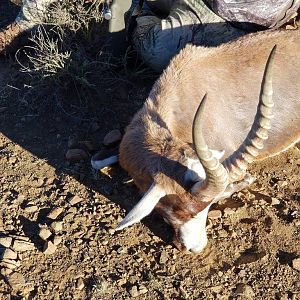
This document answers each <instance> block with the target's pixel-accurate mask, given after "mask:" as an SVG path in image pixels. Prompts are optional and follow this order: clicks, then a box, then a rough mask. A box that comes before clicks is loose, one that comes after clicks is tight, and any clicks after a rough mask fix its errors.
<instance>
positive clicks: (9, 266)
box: [0, 259, 20, 270]
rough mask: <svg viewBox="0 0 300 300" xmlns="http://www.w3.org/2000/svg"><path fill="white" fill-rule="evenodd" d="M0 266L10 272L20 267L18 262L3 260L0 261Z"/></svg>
mask: <svg viewBox="0 0 300 300" xmlns="http://www.w3.org/2000/svg"><path fill="white" fill-rule="evenodd" d="M0 266H1V267H4V268H7V269H10V270H14V269H15V268H17V267H19V266H20V262H19V261H15V260H12V259H4V260H1V261H0Z"/></svg>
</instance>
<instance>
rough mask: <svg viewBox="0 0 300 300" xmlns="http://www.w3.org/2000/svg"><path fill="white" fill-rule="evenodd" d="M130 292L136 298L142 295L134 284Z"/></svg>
mask: <svg viewBox="0 0 300 300" xmlns="http://www.w3.org/2000/svg"><path fill="white" fill-rule="evenodd" d="M129 294H130V296H131V297H133V298H135V297H138V296H139V295H140V293H139V291H138V288H137V286H136V285H134V286H133V287H132V288H131V289H130V291H129Z"/></svg>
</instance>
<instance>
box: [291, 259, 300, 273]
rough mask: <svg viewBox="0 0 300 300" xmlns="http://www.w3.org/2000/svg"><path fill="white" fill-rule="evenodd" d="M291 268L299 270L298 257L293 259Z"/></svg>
mask: <svg viewBox="0 0 300 300" xmlns="http://www.w3.org/2000/svg"><path fill="white" fill-rule="evenodd" d="M293 268H294V269H295V270H297V271H300V257H299V258H295V259H293Z"/></svg>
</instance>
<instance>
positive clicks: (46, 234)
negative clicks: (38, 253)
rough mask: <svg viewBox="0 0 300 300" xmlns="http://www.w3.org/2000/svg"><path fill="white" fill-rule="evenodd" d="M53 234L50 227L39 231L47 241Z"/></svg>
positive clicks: (41, 236)
mask: <svg viewBox="0 0 300 300" xmlns="http://www.w3.org/2000/svg"><path fill="white" fill-rule="evenodd" d="M51 235H52V233H51V231H50V230H49V229H48V228H44V227H43V228H41V229H40V232H39V237H40V238H41V239H43V240H44V241H46V240H47V239H48V238H49V237H50V236H51Z"/></svg>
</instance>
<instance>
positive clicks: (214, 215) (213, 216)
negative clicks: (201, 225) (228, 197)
mask: <svg viewBox="0 0 300 300" xmlns="http://www.w3.org/2000/svg"><path fill="white" fill-rule="evenodd" d="M221 217H222V212H221V211H220V210H217V209H215V210H211V211H210V212H209V213H208V218H209V219H219V218H221Z"/></svg>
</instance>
